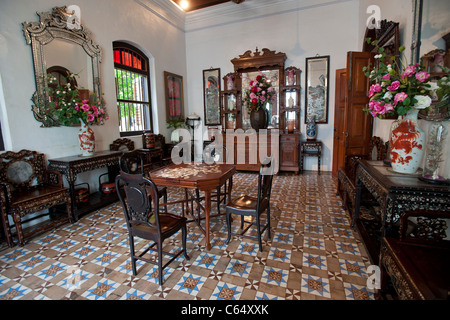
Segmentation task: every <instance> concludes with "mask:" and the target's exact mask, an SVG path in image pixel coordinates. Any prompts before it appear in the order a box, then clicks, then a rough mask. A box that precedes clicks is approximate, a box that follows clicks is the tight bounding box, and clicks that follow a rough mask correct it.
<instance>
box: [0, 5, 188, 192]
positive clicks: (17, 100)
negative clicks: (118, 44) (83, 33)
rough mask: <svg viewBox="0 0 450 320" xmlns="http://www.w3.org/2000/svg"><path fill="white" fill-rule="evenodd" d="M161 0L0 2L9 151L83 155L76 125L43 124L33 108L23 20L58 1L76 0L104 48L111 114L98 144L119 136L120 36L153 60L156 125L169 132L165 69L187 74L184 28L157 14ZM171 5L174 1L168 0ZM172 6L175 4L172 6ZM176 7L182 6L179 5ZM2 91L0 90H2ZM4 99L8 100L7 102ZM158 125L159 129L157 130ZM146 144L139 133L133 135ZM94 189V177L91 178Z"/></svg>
mask: <svg viewBox="0 0 450 320" xmlns="http://www.w3.org/2000/svg"><path fill="white" fill-rule="evenodd" d="M160 3H163V5H164V3H168V2H167V1H163V0H152V1H145V0H143V1H142V2H141V1H139V2H137V1H133V0H127V1H123V0H96V1H89V0H74V1H70V3H68V2H67V1H65V0H40V1H33V0H21V1H11V0H8V1H4V0H2V1H1V2H0V44H1V50H0V76H1V80H2V81H1V84H2V85H3V97H1V96H0V101H1V103H0V106H2V110H1V111H2V112H0V116H1V121H2V129H3V135H4V137H5V140H6V142H7V150H13V151H19V150H21V149H31V150H37V151H39V152H42V153H45V154H46V155H47V158H55V157H61V156H68V155H75V154H79V153H80V151H79V146H78V143H77V132H78V130H79V128H77V127H54V128H41V127H40V123H39V122H38V121H36V120H35V119H34V117H33V113H32V111H31V104H32V102H31V100H30V99H31V96H32V95H33V93H34V92H35V90H36V86H35V80H34V72H33V58H32V54H31V46H30V45H27V44H26V41H25V37H24V35H23V32H22V22H24V21H29V22H32V21H33V22H34V21H39V17H38V16H37V15H36V11H39V12H43V11H51V9H52V8H53V7H55V6H64V5H70V4H73V5H78V6H79V7H80V9H81V23H82V24H83V25H84V26H85V27H86V28H87V29H88V30H89V31H90V32H91V33H92V38H93V40H94V41H95V42H96V43H97V44H99V45H100V47H101V49H102V50H103V57H102V63H101V73H102V74H101V85H102V91H103V92H104V97H105V100H106V103H107V110H108V113H109V116H110V119H109V120H108V121H106V123H105V125H103V126H92V128H93V130H94V132H95V138H96V149H97V150H106V149H109V144H110V143H111V142H112V141H113V140H115V139H117V138H119V127H118V123H119V121H118V114H117V108H116V96H115V83H114V64H113V60H112V42H113V41H116V40H121V41H128V42H131V43H134V44H137V45H138V47H139V48H140V49H141V50H142V51H144V52H145V53H146V54H148V55H149V56H150V58H151V60H152V63H153V66H154V67H155V68H154V70H152V73H153V75H154V82H153V83H152V85H153V87H152V91H153V92H154V93H155V96H154V99H153V101H152V102H153V106H154V118H153V119H154V126H155V127H156V130H157V132H161V133H163V134H166V131H167V130H166V125H165V99H164V81H163V72H164V71H170V72H174V73H177V74H180V75H182V76H183V77H186V60H185V56H186V50H185V38H184V37H185V35H184V31H183V30H182V29H180V28H178V27H177V25H176V24H174V23H170V22H169V19H168V18H166V17H165V16H164V15H161V14H159V13H158V10H159V11H161V10H160V7H159V6H158V5H159V4H160ZM170 5H171V4H170ZM172 6H173V5H172ZM176 10H178V9H176ZM1 92H2V90H0V94H1ZM3 101H4V103H3ZM158 128H159V129H158ZM134 140H135V142H136V145H137V147H140V146H142V142H141V141H142V140H141V137H136V138H135V139H134ZM92 183H93V184H94V185H91V189H92V188H96V181H95V179H94V180H93V181H92Z"/></svg>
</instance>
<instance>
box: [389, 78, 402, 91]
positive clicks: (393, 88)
mask: <svg viewBox="0 0 450 320" xmlns="http://www.w3.org/2000/svg"><path fill="white" fill-rule="evenodd" d="M399 87H400V81H398V80H397V81H394V82H392V83H391V85H390V86H389V87H387V89H388V90H389V91H396V90H398V88H399Z"/></svg>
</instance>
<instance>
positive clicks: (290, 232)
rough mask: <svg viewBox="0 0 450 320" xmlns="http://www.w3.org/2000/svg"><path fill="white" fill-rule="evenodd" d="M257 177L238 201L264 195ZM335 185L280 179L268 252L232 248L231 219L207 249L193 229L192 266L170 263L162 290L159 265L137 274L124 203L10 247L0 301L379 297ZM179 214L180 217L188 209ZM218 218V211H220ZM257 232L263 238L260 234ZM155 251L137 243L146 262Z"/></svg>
mask: <svg viewBox="0 0 450 320" xmlns="http://www.w3.org/2000/svg"><path fill="white" fill-rule="evenodd" d="M256 178H257V174H255V173H247V172H238V173H237V174H236V175H235V176H234V177H233V195H232V196H233V197H235V196H238V195H241V194H248V193H252V192H253V193H255V192H256V190H257V181H256V180H257V179H256ZM336 183H337V182H336V178H335V177H333V176H331V175H327V174H326V173H323V174H322V175H321V176H318V175H317V174H314V173H310V172H309V173H308V172H305V173H304V174H302V175H295V174H291V173H289V174H285V173H283V174H279V175H277V176H275V177H274V180H273V187H272V197H271V233H272V238H271V239H267V233H265V234H264V236H263V250H262V251H260V250H259V245H258V242H257V241H255V240H250V239H247V238H243V237H241V236H240V235H236V234H235V235H233V236H232V238H231V242H230V243H229V244H227V243H226V239H227V236H228V229H227V225H226V223H225V219H224V217H216V218H212V219H211V237H210V238H211V245H212V248H211V250H210V251H208V250H206V248H205V241H204V238H205V236H204V233H203V232H202V231H201V230H200V228H199V227H198V226H197V225H196V224H195V223H190V224H189V225H188V236H187V251H188V254H189V256H190V258H191V259H190V260H189V261H188V260H186V259H185V258H184V255H180V256H179V257H178V258H177V259H176V260H174V261H173V262H172V263H171V264H169V265H168V266H167V267H166V268H165V269H164V283H163V285H160V284H159V281H158V274H159V272H158V267H157V266H156V265H152V264H149V263H146V262H143V261H137V271H138V272H137V275H136V276H133V275H132V272H131V264H130V249H129V243H128V241H129V239H128V231H127V226H126V222H125V219H124V216H123V212H122V207H121V205H120V203H118V202H117V203H114V204H111V205H109V206H107V207H105V208H102V209H101V210H98V211H95V212H92V213H90V214H88V215H86V216H83V217H81V218H80V219H79V220H78V221H77V222H75V223H73V224H66V225H63V226H61V227H60V228H58V229H56V230H54V231H51V232H48V233H46V234H43V235H40V236H37V237H35V238H34V239H31V240H30V241H29V243H28V244H26V245H25V246H24V247H13V248H5V247H6V246H3V245H2V246H1V249H0V250H1V251H0V300H2V299H17V300H25V299H36V300H41V299H42V300H45V299H52V300H57V299H61V300H63V299H68V300H78V299H85V300H86V299H88V300H101V299H108V300H109V299H117V300H118V299H120V300H148V299H186V298H189V299H211V300H214V299H224V300H238V299H255V300H259V299H263V300H265V299H267V300H282V299H286V300H302V299H311V298H314V297H320V299H349V300H350V299H351V300H353V299H360V300H363V299H373V297H374V296H373V292H372V291H370V290H367V288H366V287H365V286H363V284H364V283H366V280H367V273H366V269H365V265H366V264H368V257H367V255H366V253H365V250H363V243H362V242H361V241H360V239H359V238H358V234H356V233H355V232H353V231H352V229H351V228H350V224H349V221H350V220H349V214H348V212H347V211H346V210H345V209H344V208H343V207H342V200H341V199H340V198H339V197H337V196H336ZM286 190H289V192H286ZM168 192H169V197H170V199H174V200H176V199H181V198H182V197H184V190H182V189H178V188H168ZM173 209H174V210H173V211H174V212H181V207H180V206H177V207H174V208H173ZM221 210H222V209H221ZM212 211H213V212H212V214H214V213H215V212H216V211H217V208H216V206H213V207H212ZM263 217H265V216H263ZM203 223H204V222H202V224H203ZM240 231H241V230H240V219H239V218H238V219H234V221H233V223H232V232H233V233H239V232H240ZM248 233H253V234H255V228H253V227H252V228H251V229H249V230H248ZM147 243H148V241H145V240H142V239H138V238H136V239H135V247H136V250H137V253H138V254H139V253H140V252H142V250H144V248H146V247H147ZM164 246H165V248H164V250H165V251H169V252H172V253H174V252H178V251H179V250H180V246H181V233H177V234H176V235H174V236H172V237H171V238H169V239H167V240H166V241H165V242H164ZM145 257H147V258H149V259H155V258H156V255H155V253H154V252H149V253H146V254H145ZM164 259H167V257H165V258H164ZM165 261H167V260H165ZM319 275H320V276H319ZM336 284H340V285H336ZM303 295H305V297H304V296H303Z"/></svg>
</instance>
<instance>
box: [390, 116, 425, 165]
mask: <svg viewBox="0 0 450 320" xmlns="http://www.w3.org/2000/svg"><path fill="white" fill-rule="evenodd" d="M418 113H419V110H418V109H415V108H411V109H410V110H409V111H408V113H407V114H406V115H405V116H404V117H403V119H401V120H400V121H399V122H398V125H397V126H393V127H392V132H391V138H390V147H391V149H390V155H391V166H392V170H394V171H395V172H399V173H408V174H414V173H416V171H417V169H419V166H420V164H421V162H422V157H423V153H424V150H425V133H424V131H423V130H422V129H421V128H420V127H419V125H418V122H417V115H418Z"/></svg>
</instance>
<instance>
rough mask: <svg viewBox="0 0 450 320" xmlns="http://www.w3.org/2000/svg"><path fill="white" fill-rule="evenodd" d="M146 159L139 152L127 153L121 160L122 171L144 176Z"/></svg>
mask: <svg viewBox="0 0 450 320" xmlns="http://www.w3.org/2000/svg"><path fill="white" fill-rule="evenodd" d="M144 158H145V155H144V154H143V153H142V152H140V151H139V150H132V151H129V152H125V153H124V154H123V155H122V156H121V157H120V158H119V167H120V170H121V171H123V172H125V173H128V174H141V175H144Z"/></svg>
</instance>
